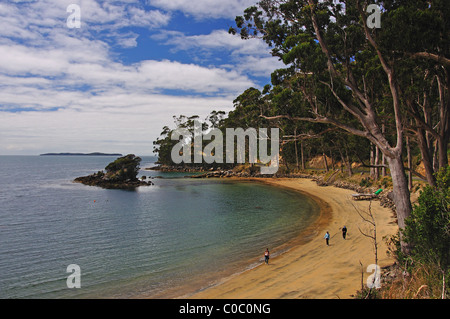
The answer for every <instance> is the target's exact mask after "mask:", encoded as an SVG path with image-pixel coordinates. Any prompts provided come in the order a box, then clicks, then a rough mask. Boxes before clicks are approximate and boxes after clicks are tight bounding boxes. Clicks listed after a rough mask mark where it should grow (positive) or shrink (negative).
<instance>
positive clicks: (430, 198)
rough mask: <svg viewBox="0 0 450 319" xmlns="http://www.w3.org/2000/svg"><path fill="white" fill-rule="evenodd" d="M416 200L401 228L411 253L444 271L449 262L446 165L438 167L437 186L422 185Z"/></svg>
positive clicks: (449, 206) (449, 190) (448, 169)
mask: <svg viewBox="0 0 450 319" xmlns="http://www.w3.org/2000/svg"><path fill="white" fill-rule="evenodd" d="M418 201H419V205H416V206H415V207H414V210H413V212H412V214H411V217H410V218H409V219H407V220H406V228H405V230H404V232H403V234H404V236H405V240H406V241H407V242H408V243H409V244H411V246H412V251H411V256H412V257H413V258H415V259H418V260H422V261H425V262H432V263H436V264H438V265H440V267H441V269H442V270H443V271H445V270H446V269H447V268H448V265H449V262H450V167H446V168H443V169H441V170H440V171H439V173H438V174H437V187H430V186H427V187H425V188H424V189H423V191H422V192H421V195H420V197H419V199H418Z"/></svg>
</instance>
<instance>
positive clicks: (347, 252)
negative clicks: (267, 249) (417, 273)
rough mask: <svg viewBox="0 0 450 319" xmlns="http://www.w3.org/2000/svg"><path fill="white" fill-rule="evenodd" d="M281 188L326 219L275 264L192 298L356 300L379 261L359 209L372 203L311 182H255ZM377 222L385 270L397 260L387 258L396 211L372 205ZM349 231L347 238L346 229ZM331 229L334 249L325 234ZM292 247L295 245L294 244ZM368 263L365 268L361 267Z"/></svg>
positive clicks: (243, 273)
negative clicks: (310, 203) (387, 242)
mask: <svg viewBox="0 0 450 319" xmlns="http://www.w3.org/2000/svg"><path fill="white" fill-rule="evenodd" d="M237 179H238V180H249V181H259V182H263V183H265V184H269V185H272V186H275V187H284V188H287V189H290V190H295V191H298V192H301V193H303V194H305V195H307V196H308V197H310V198H311V199H313V200H314V201H315V202H316V203H317V204H318V205H319V206H320V208H321V210H320V216H319V217H318V218H317V220H316V221H315V222H313V224H312V225H310V226H308V227H307V228H306V230H304V231H302V232H301V234H300V235H299V236H298V238H297V239H295V242H294V245H293V247H292V248H291V249H289V250H288V251H286V252H284V253H283V254H280V255H279V256H276V257H274V258H271V260H270V264H269V266H267V265H264V264H263V265H259V266H257V267H255V268H252V269H250V270H247V271H244V272H242V273H239V274H236V275H234V276H232V277H229V278H225V279H223V281H222V282H221V283H220V284H217V285H215V286H212V287H209V288H206V289H204V290H202V291H200V292H197V293H194V294H193V295H191V296H190V297H189V298H192V299H297V298H307V299H336V298H340V299H345V298H352V296H353V295H354V294H355V293H356V291H357V290H358V289H360V288H361V275H362V273H364V279H363V280H364V282H365V280H366V279H367V277H368V276H369V275H370V273H367V272H365V269H366V268H367V266H368V265H370V264H373V263H374V253H373V243H372V242H371V240H370V239H368V238H366V237H365V236H363V235H362V234H361V233H360V231H359V230H358V229H359V228H360V229H362V230H365V229H369V227H368V225H367V224H366V223H364V221H363V220H362V218H361V217H360V216H359V215H358V213H357V210H356V209H358V210H360V211H368V208H369V202H367V201H360V202H355V201H352V199H351V194H352V193H354V192H353V191H351V190H345V189H340V188H336V187H333V186H329V187H320V186H318V185H317V184H316V183H315V182H314V181H311V180H309V179H301V178H299V179H297V178H295V179H283V178H279V179H253V178H248V179H247V178H244V179H243V178H237ZM371 209H372V212H373V214H374V216H375V219H376V223H377V237H378V238H380V239H379V240H378V246H379V247H378V260H379V262H378V264H379V265H380V266H381V267H383V266H387V265H389V264H392V262H393V260H392V259H391V258H390V257H389V256H388V255H387V254H386V251H387V247H386V245H385V243H384V241H382V240H381V238H383V237H385V236H390V235H395V234H396V233H397V230H398V227H397V225H396V223H395V220H394V216H393V213H392V211H391V210H390V209H387V208H383V207H381V206H380V205H379V204H378V202H374V204H372V205H371ZM344 225H346V226H347V228H349V232H348V237H347V239H346V240H344V239H343V238H342V236H341V234H340V228H341V227H342V226H344ZM326 231H330V234H331V240H330V246H326V245H325V241H324V240H323V236H324V234H325V232H326ZM289 246H291V245H289ZM361 264H362V265H363V268H362V267H361Z"/></svg>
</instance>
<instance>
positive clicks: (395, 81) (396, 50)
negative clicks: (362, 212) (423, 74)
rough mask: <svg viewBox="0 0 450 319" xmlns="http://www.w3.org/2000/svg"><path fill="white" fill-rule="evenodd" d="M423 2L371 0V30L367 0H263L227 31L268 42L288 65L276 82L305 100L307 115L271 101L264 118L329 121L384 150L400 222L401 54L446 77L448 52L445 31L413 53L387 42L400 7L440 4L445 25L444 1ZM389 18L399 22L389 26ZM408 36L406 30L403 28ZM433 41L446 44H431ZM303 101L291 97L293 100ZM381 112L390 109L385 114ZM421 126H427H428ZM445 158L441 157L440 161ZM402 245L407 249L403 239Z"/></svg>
mask: <svg viewBox="0 0 450 319" xmlns="http://www.w3.org/2000/svg"><path fill="white" fill-rule="evenodd" d="M429 3H430V1H375V4H377V5H378V6H379V7H383V14H382V21H383V24H385V25H386V26H387V27H386V28H381V29H370V28H369V26H368V25H367V23H366V21H367V19H368V17H367V13H366V8H367V1H362V0H348V1H335V0H333V1H332V0H324V1H320V2H319V1H317V0H303V1H298V0H295V1H294V0H262V1H260V2H259V3H258V5H257V6H253V7H250V8H248V9H246V10H245V12H244V16H239V17H236V26H237V29H234V28H232V29H230V32H231V33H237V32H238V31H239V33H240V35H241V37H242V38H243V39H248V38H250V37H261V38H262V39H264V40H265V41H266V42H267V43H268V44H269V45H270V46H271V47H272V54H273V55H274V56H278V57H280V59H282V60H283V62H284V63H285V64H286V65H287V66H288V68H286V69H285V70H284V71H277V72H276V73H278V74H281V75H283V81H282V83H280V85H282V86H283V87H285V88H287V89H290V90H293V91H294V92H298V93H300V94H301V96H302V99H303V101H304V102H306V103H307V104H309V106H308V108H309V114H308V116H294V115H292V113H293V112H290V113H291V114H289V112H287V111H286V110H282V109H280V108H278V109H277V108H275V109H274V108H269V111H268V112H267V113H266V114H262V116H263V117H264V118H265V119H271V120H275V119H281V118H284V119H290V120H293V121H306V122H311V123H322V124H331V125H334V126H336V127H338V128H340V129H342V130H345V131H347V132H349V133H350V134H353V135H357V136H360V137H364V138H366V139H368V140H369V141H370V142H371V143H372V144H373V145H375V146H376V147H377V149H379V150H380V151H381V152H382V154H383V156H384V158H385V159H386V161H387V164H388V167H389V169H390V173H391V176H392V181H393V186H394V190H393V192H394V202H395V206H396V212H397V217H398V225H399V227H400V228H401V229H403V228H404V227H405V219H406V218H408V217H409V216H410V213H411V209H412V207H411V202H410V194H409V189H408V182H407V179H406V176H405V169H404V165H403V152H404V137H405V135H404V134H405V133H404V129H405V119H406V115H405V113H406V107H405V105H406V102H405V96H407V95H408V92H407V89H406V87H407V81H406V80H405V79H406V77H405V76H404V75H405V74H407V73H408V71H409V72H411V68H409V69H406V62H407V61H406V60H407V59H408V62H409V63H414V61H415V63H416V64H417V63H419V62H417V61H418V60H419V59H428V60H430V61H433V62H434V63H438V64H440V65H441V66H443V67H444V68H445V69H446V70H447V71H445V72H443V73H446V74H447V77H445V80H448V65H449V64H448V61H449V59H448V58H446V54H447V53H448V52H447V51H448V41H447V40H448V34H445V35H441V36H440V37H438V39H436V37H434V38H433V39H435V40H432V41H428V42H427V40H424V41H422V42H421V45H420V46H417V47H415V48H414V50H415V51H414V52H411V50H409V49H408V45H409V43H405V42H399V43H395V44H394V45H393V46H392V43H393V42H395V41H392V34H395V36H396V38H400V37H402V33H403V32H404V31H405V29H406V28H408V27H410V25H409V24H408V23H407V22H403V23H400V24H398V23H394V22H393V20H394V19H398V18H399V16H400V15H402V14H403V13H404V12H408V13H411V12H415V11H419V14H422V15H423V16H430V12H431V11H432V10H435V7H438V9H436V11H438V12H440V13H441V15H440V17H441V20H444V22H442V23H441V25H444V26H446V25H447V24H448V23H447V22H445V15H442V13H445V12H446V11H445V10H444V9H443V7H444V6H445V5H444V4H443V2H442V1H431V3H432V4H431V5H430V4H429ZM447 7H448V6H447ZM447 11H448V10H447ZM410 15H413V14H412V13H411V14H410ZM433 21H436V19H434V20H433ZM438 22H439V21H438ZM438 22H437V23H438ZM394 25H396V26H399V27H400V28H397V29H392V28H391V26H394ZM427 26H429V24H427V25H425V26H424V25H420V24H418V25H415V28H414V32H415V34H414V36H415V37H416V38H422V37H426V36H427V35H428V34H429V33H430V31H429V29H427ZM447 30H448V29H447ZM444 32H445V29H444ZM447 33H448V32H447ZM408 35H412V34H411V33H410V32H409V33H408ZM410 39H412V38H410ZM388 44H391V46H389V45H388ZM439 45H440V46H441V47H444V48H445V49H443V50H441V51H437V50H438V48H439ZM428 49H430V50H428ZM423 50H425V51H423ZM427 52H431V53H427ZM442 83H443V81H441V84H442ZM447 83H448V82H447ZM441 89H442V91H443V93H442V94H441V96H442V98H441V104H442V103H443V105H444V106H445V107H444V108H441V113H442V114H441V116H442V117H443V120H444V121H443V122H444V124H442V122H441V125H442V126H444V127H442V128H441V130H440V132H442V134H443V135H442V136H443V138H442V139H439V143H440V144H439V145H440V146H439V147H440V148H441V151H440V153H439V154H440V156H442V157H444V154H443V150H444V149H445V148H446V145H444V144H445V141H446V140H447V142H448V138H447V139H446V137H445V136H446V134H447V133H444V132H446V130H447V131H448V129H447V128H446V127H445V125H447V126H448V124H445V123H448V120H447V118H446V116H447V117H448V112H447V113H446V112H445V110H447V109H448V104H446V103H447V102H446V101H447V100H446V99H445V98H444V97H448V86H447V87H445V86H444V85H442V86H441ZM302 105H304V104H298V103H297V104H296V105H294V107H302ZM344 113H346V114H344ZM387 114H391V116H389V117H386V116H385V117H383V115H387ZM446 114H447V115H446ZM348 115H350V117H351V118H350V119H349V118H348ZM446 120H447V121H446ZM426 129H428V131H429V132H432V131H431V130H430V128H428V127H426ZM445 156H446V155H445ZM443 161H444V159H441V162H442V165H443ZM402 247H403V250H405V251H407V250H408V247H407V246H406V245H403V246H402Z"/></svg>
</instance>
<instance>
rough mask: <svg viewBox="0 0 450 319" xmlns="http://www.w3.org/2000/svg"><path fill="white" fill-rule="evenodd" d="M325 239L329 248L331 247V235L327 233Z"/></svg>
mask: <svg viewBox="0 0 450 319" xmlns="http://www.w3.org/2000/svg"><path fill="white" fill-rule="evenodd" d="M323 238H325V241H326V243H327V246H330V233H329V232H327V233H326V234H325V236H324V237H323Z"/></svg>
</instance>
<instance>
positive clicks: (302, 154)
mask: <svg viewBox="0 0 450 319" xmlns="http://www.w3.org/2000/svg"><path fill="white" fill-rule="evenodd" d="M300 155H301V157H302V170H305V169H306V164H305V154H304V149H303V141H301V142H300Z"/></svg>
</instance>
